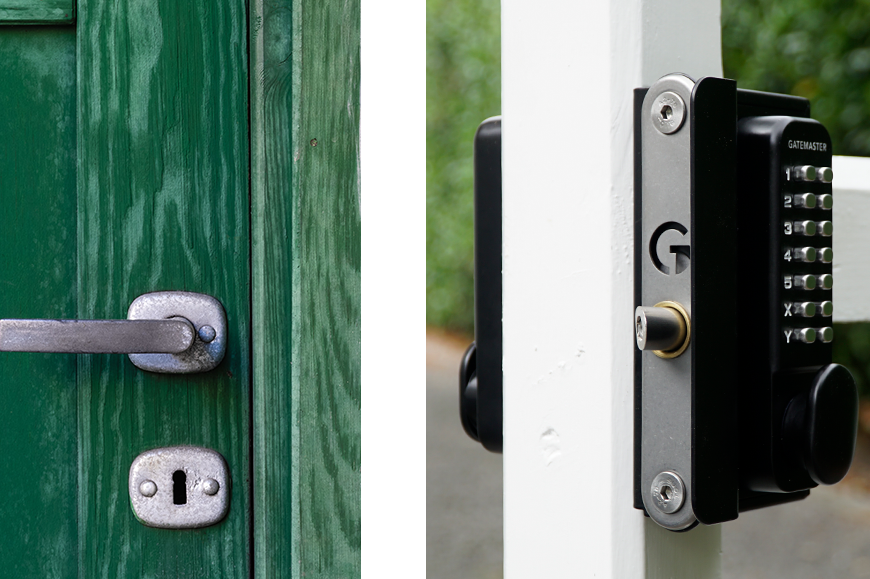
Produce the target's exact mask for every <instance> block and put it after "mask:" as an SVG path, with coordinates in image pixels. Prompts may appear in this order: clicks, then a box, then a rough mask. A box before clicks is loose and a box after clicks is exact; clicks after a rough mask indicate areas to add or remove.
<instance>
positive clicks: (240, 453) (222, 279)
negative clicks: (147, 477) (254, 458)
mask: <svg viewBox="0 0 870 579" xmlns="http://www.w3.org/2000/svg"><path fill="white" fill-rule="evenodd" d="M77 29H78V38H77V40H78V78H79V85H78V103H79V111H78V123H79V142H78V165H79V173H78V252H79V261H78V283H79V288H80V289H79V298H78V317H80V318H88V317H93V318H118V317H125V315H126V310H127V307H128V305H129V304H130V302H131V301H132V300H133V299H134V298H135V297H137V296H138V295H140V294H142V293H145V292H149V291H155V290H188V291H197V292H202V293H206V294H209V295H212V296H214V297H216V298H217V299H219V300H220V301H221V302H222V303H223V305H224V308H225V309H226V312H227V317H228V322H229V341H228V344H229V346H228V351H227V356H226V358H225V359H224V361H223V362H222V363H221V365H220V366H219V367H218V368H217V369H216V370H214V371H211V372H208V373H205V374H198V375H158V374H150V373H147V372H143V371H140V370H137V369H136V368H134V367H133V366H132V364H131V363H130V362H129V360H127V359H126V358H125V357H123V356H108V355H106V356H101V355H86V356H80V357H79V366H78V371H79V380H78V411H79V460H80V466H79V475H78V477H79V478H78V485H79V504H78V507H79V547H80V557H81V560H80V568H79V576H80V577H88V578H97V577H100V578H112V579H114V578H119V577H137V578H138V577H237V578H242V577H248V576H249V574H250V570H249V565H250V562H249V548H250V545H249V540H248V535H249V529H250V512H249V510H250V499H249V480H250V476H249V472H250V471H249V466H250V464H249V459H250V457H249V446H250V442H249V433H250V430H249V411H250V383H249V380H250V371H249V366H250V351H249V350H250V348H249V342H250V334H249V331H250V330H249V319H250V295H249V279H250V277H249V250H250V240H249V195H248V174H249V173H248V132H247V118H248V110H247V106H248V98H247V97H248V74H247V54H246V53H247V17H246V6H245V3H244V1H243V0H215V1H212V2H207V3H202V2H195V3H193V2H191V3H189V2H162V3H143V2H134V1H128V0H121V1H115V0H86V1H83V2H80V3H79V5H78V26H77ZM177 444H194V445H201V446H205V447H208V448H212V449H214V450H217V451H218V452H220V453H221V454H222V455H223V456H224V457H225V458H226V460H227V463H228V464H229V468H230V472H231V476H232V479H233V490H232V496H231V504H230V511H229V514H228V516H227V518H226V519H225V520H224V521H223V522H221V523H219V524H217V525H215V526H212V527H208V528H204V529H196V530H187V531H175V530H161V529H152V528H148V527H145V526H143V525H141V524H140V523H139V522H137V521H136V519H135V518H134V516H133V513H132V510H131V508H130V504H129V497H128V494H127V477H128V471H129V468H130V463H131V462H132V460H133V458H134V457H135V456H136V455H137V454H139V453H140V452H142V451H144V450H147V449H151V448H156V447H162V446H169V445H177ZM158 492H159V490H158Z"/></svg>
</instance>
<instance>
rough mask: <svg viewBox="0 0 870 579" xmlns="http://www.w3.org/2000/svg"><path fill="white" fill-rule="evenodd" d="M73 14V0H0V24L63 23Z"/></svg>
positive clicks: (67, 21)
mask: <svg viewBox="0 0 870 579" xmlns="http://www.w3.org/2000/svg"><path fill="white" fill-rule="evenodd" d="M75 16H76V11H75V1H74V0H0V25H2V24H63V23H70V22H73V21H74V20H75Z"/></svg>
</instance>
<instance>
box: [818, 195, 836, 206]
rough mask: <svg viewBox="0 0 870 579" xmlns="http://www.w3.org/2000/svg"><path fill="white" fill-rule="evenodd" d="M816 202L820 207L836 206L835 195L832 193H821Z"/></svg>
mask: <svg viewBox="0 0 870 579" xmlns="http://www.w3.org/2000/svg"><path fill="white" fill-rule="evenodd" d="M816 204H817V205H818V207H819V209H833V208H834V197H833V196H831V195H827V194H826V195H819V196H818V197H817V198H816Z"/></svg>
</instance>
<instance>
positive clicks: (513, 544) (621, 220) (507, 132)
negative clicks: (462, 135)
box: [502, 0, 722, 579]
mask: <svg viewBox="0 0 870 579" xmlns="http://www.w3.org/2000/svg"><path fill="white" fill-rule="evenodd" d="M719 14H720V6H719V1H718V0H676V1H675V0H667V1H664V0H602V1H600V2H577V1H576V0H545V1H543V2H527V1H525V0H503V2H502V113H503V118H504V124H503V131H504V133H503V135H504V136H503V176H504V180H503V183H504V185H503V187H504V189H503V191H504V217H503V218H504V247H503V256H504V375H505V381H504V403H505V404H504V525H505V529H504V532H505V535H504V536H505V543H504V550H505V578H506V579H527V578H530V577H547V578H548V579H559V578H563V577H565V578H568V577H571V578H575V577H600V578H606V577H619V578H632V579H634V578H642V577H647V578H657V577H668V578H679V577H692V578H697V577H718V576H719V575H720V574H721V571H720V569H721V563H720V560H721V556H720V548H721V547H720V546H721V535H720V528H719V527H706V528H699V529H695V530H693V531H691V532H689V533H680V534H677V533H670V532H668V531H664V530H662V529H660V528H659V527H657V526H656V525H655V524H654V523H651V522H649V521H645V520H644V517H643V515H642V513H641V512H640V511H637V510H635V509H634V508H632V424H633V418H632V388H633V384H632V352H633V350H632V348H633V347H634V346H633V332H632V324H631V320H632V311H633V302H632V283H633V281H632V279H633V266H632V247H633V239H632V238H633V213H632V211H633V209H632V207H633V204H632V178H633V177H632V175H633V168H632V167H633V160H632V99H633V97H632V90H633V89H634V88H636V87H640V86H649V85H650V84H651V83H652V82H654V81H655V80H656V79H658V78H659V77H661V76H663V75H665V74H667V73H670V72H685V73H687V74H689V75H691V76H694V77H696V78H699V77H702V76H721V75H722V64H721V47H720V44H721V42H720V21H719Z"/></svg>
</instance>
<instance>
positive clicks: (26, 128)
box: [0, 27, 78, 578]
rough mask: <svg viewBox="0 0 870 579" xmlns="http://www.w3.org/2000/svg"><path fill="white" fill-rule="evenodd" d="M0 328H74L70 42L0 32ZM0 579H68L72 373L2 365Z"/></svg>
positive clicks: (61, 33) (55, 36)
mask: <svg viewBox="0 0 870 579" xmlns="http://www.w3.org/2000/svg"><path fill="white" fill-rule="evenodd" d="M0 62H3V66H2V67H0V135H2V138H0V205H2V208H3V210H2V211H0V233H2V243H0V317H25V318H26V317H34V318H46V317H58V318H69V317H75V313H76V310H75V308H76V286H75V272H76V247H75V239H76V218H75V207H76V178H75V175H76V173H75V167H76V165H75V162H76V158H75V142H76V130H75V128H76V118H75V104H76V100H75V99H76V91H75V31H74V30H73V29H72V28H66V27H64V28H60V27H56V28H48V27H46V28H42V29H32V28H27V29H24V28H3V29H0ZM0 368H2V373H0V489H2V500H0V529H2V531H3V540H2V541H0V575H2V576H4V577H58V578H71V577H76V576H77V573H78V569H77V566H76V562H77V556H76V549H77V543H76V534H77V532H78V528H77V525H76V493H75V489H76V465H77V461H76V394H75V391H76V390H75V387H76V362H75V356H72V355H57V354H54V355H52V354H20V353H4V354H0Z"/></svg>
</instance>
